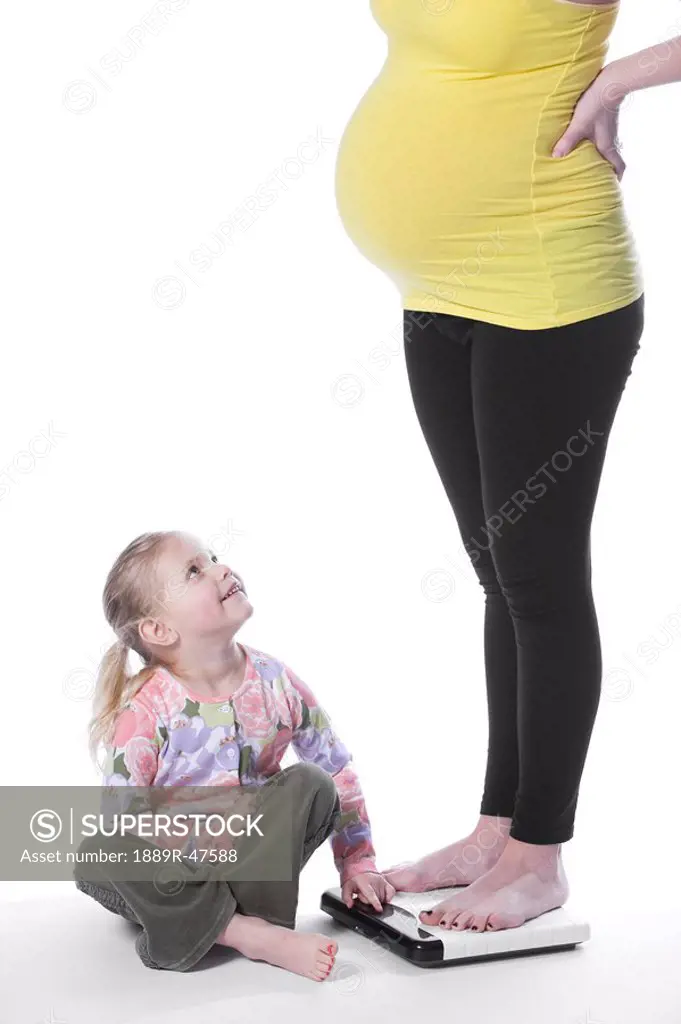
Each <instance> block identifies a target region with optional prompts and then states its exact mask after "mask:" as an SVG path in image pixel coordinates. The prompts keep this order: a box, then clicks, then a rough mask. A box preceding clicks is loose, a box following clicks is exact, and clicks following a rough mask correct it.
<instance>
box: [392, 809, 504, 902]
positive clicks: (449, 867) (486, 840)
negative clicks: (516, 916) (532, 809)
mask: <svg viewBox="0 0 681 1024" xmlns="http://www.w3.org/2000/svg"><path fill="white" fill-rule="evenodd" d="M510 828H511V819H510V818H501V817H499V816H497V815H488V814H482V815H480V820H479V821H478V824H477V825H476V827H475V828H474V830H473V831H472V832H471V834H470V835H469V836H466V838H465V839H461V840H459V842H458V843H452V844H451V846H445V847H444V848H443V849H442V850H436V852H435V853H429V854H428V855H427V856H426V857H422V858H421V860H417V861H414V862H411V863H408V864H399V865H397V866H396V867H393V868H389V869H388V870H387V871H383V872H382V874H383V875H384V877H385V878H386V879H387V881H389V882H390V884H391V885H393V886H394V887H395V889H397V890H398V891H399V892H427V891H429V890H430V889H447V888H449V887H450V886H454V885H470V884H471V882H474V881H475V880H476V878H480V876H481V875H484V874H485V873H486V872H487V871H489V869H490V868H491V867H493V866H494V864H496V862H497V861H498V860H499V857H500V856H501V854H502V852H503V850H504V847H505V846H506V843H507V842H508V833H509V829H510Z"/></svg>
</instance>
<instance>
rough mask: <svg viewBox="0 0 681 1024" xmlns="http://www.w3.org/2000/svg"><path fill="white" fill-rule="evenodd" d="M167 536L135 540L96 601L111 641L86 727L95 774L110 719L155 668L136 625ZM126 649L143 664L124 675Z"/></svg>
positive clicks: (148, 607)
mask: <svg viewBox="0 0 681 1024" xmlns="http://www.w3.org/2000/svg"><path fill="white" fill-rule="evenodd" d="M171 536H176V534H173V533H167V532H156V533H144V534H142V535H141V536H139V537H137V538H135V540H133V541H132V542H131V543H130V544H128V546H127V548H125V550H124V551H123V552H122V553H121V554H120V555H119V556H118V558H117V559H116V561H115V563H114V565H113V566H112V568H111V569H110V571H109V574H108V576H107V580H106V584H105V586H104V593H103V596H102V602H103V606H104V615H105V616H106V619H107V622H108V623H109V625H110V626H111V627H112V629H113V630H114V632H115V633H116V636H117V640H116V642H115V643H113V644H112V645H111V647H109V649H108V650H107V652H106V653H105V655H104V657H103V658H102V660H101V662H100V664H99V668H98V671H97V680H96V683H95V692H94V696H93V701H92V712H93V713H92V718H91V720H90V723H89V726H88V733H89V741H88V747H89V751H90V756H91V758H92V759H93V760H94V761H95V762H96V763H97V767H98V769H99V771H100V772H101V771H103V769H104V766H103V765H101V764H99V763H98V761H97V757H98V751H99V747H100V745H101V744H104V745H105V746H106V745H108V744H110V743H111V742H112V741H113V736H114V732H115V728H116V720H117V718H118V716H119V714H120V712H121V711H122V709H123V707H124V706H125V704H126V703H127V702H128V701H129V700H130V698H131V697H132V696H134V694H135V693H137V691H138V690H139V689H141V687H142V686H143V685H144V684H145V683H146V682H147V680H148V679H150V678H151V676H152V675H153V674H154V672H155V671H156V669H157V668H158V666H159V662H158V660H154V659H153V657H152V655H151V653H150V652H149V651H148V650H147V649H146V647H145V645H144V641H143V640H142V637H141V636H140V634H139V631H138V629H137V625H138V623H139V622H140V621H141V620H142V619H143V618H145V617H147V616H149V615H153V611H152V599H153V595H152V590H153V583H154V574H155V569H156V564H157V562H158V558H159V556H160V554H161V552H162V550H163V545H164V544H165V542H166V541H167V539H168V538H169V537H171ZM131 650H132V651H134V652H135V653H136V654H138V655H139V657H140V658H141V659H142V661H143V662H144V663H145V664H144V666H143V668H142V669H141V670H140V671H138V672H134V673H130V672H129V671H128V654H129V652H130V651H131Z"/></svg>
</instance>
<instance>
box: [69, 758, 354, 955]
mask: <svg viewBox="0 0 681 1024" xmlns="http://www.w3.org/2000/svg"><path fill="white" fill-rule="evenodd" d="M261 791H262V797H263V799H264V800H265V801H267V800H268V799H271V803H272V810H273V811H274V813H275V814H277V815H279V820H280V821H282V822H284V821H285V823H286V834H287V835H288V834H290V833H292V838H293V847H292V849H293V864H292V869H293V870H292V878H291V881H229V882H227V881H224V880H222V879H216V878H214V879H205V880H201V881H195V882H192V881H190V882H188V883H186V884H184V885H183V887H182V889H181V890H180V891H179V892H175V893H173V894H172V895H171V896H169V895H167V894H164V893H163V892H161V891H160V890H159V889H158V887H157V886H156V885H155V883H154V882H153V881H147V880H142V881H122V880H121V879H119V878H110V877H108V876H107V869H106V864H102V865H99V864H97V865H95V864H93V863H88V865H87V877H82V871H81V870H80V865H78V864H77V865H76V867H75V870H74V878H75V883H76V887H77V888H78V889H80V890H81V892H85V893H87V894H88V895H89V896H92V897H93V899H95V900H97V902H98V903H101V904H102V905H103V906H105V907H106V908H107V909H108V910H110V911H112V913H114V914H119V915H120V916H122V917H125V918H127V919H128V920H129V921H134V922H135V923H137V924H139V925H141V926H142V931H141V932H140V934H139V935H138V936H137V938H136V940H135V949H136V951H137V953H138V955H139V957H140V959H141V960H142V962H143V963H144V964H145V965H146V966H147V967H152V968H155V969H157V970H171V971H186V970H188V969H189V968H191V967H193V966H194V965H195V964H196V963H197V962H198V961H199V960H200V959H201V957H203V956H204V955H205V954H206V953H207V952H208V950H209V949H210V948H211V946H213V945H214V943H215V940H216V939H217V937H218V936H219V935H220V933H221V932H222V931H223V930H224V929H225V928H226V926H227V925H228V924H229V922H230V921H231V919H232V917H233V915H234V914H235V913H236V912H237V911H238V912H239V913H240V914H244V915H247V916H249V917H260V918H263V919H264V920H266V921H269V922H271V923H272V924H278V925H282V926H283V927H285V928H294V927H295V920H296V908H297V905H298V885H299V876H300V872H301V871H302V869H303V867H304V865H305V864H306V863H307V861H308V860H309V858H310V857H311V856H312V854H313V853H314V851H315V850H316V849H317V847H318V846H321V844H322V843H323V842H325V840H326V839H327V838H328V837H329V836H330V835H331V833H332V831H333V830H334V827H335V826H336V824H337V819H338V816H339V814H340V802H339V798H338V792H337V790H336V784H335V782H334V781H333V778H332V776H330V775H329V774H327V773H326V772H325V771H323V770H322V769H321V768H319V767H318V766H317V765H315V764H311V763H309V762H301V763H299V764H295V765H291V766H290V767H288V768H285V769H284V770H283V771H282V772H280V773H278V774H277V775H276V776H273V778H271V779H268V780H267V782H265V783H264V785H263V786H262V787H261ZM265 806H266V805H265ZM259 842H262V843H276V842H277V836H276V829H274V830H271V829H268V830H267V832H266V834H265V836H263V837H261V839H260V840H259ZM117 844H118V848H119V849H122V848H123V845H124V846H125V847H126V850H128V851H129V850H130V849H131V848H133V847H134V846H135V845H138V846H144V847H148V846H149V844H148V843H146V841H145V840H143V839H141V838H140V837H138V836H129V835H128V836H125V837H123V838H121V837H116V836H113V837H106V836H102V835H96V836H92V837H89V838H87V839H85V840H84V841H83V842H82V843H81V845H80V847H79V849H80V850H84V851H85V850H88V851H90V850H92V851H95V850H97V849H100V848H105V849H107V850H109V851H110V850H111V849H112V848H115V847H116V845H117ZM121 844H123V845H121ZM95 879H96V880H95Z"/></svg>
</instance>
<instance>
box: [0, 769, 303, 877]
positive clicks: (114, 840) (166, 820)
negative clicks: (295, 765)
mask: <svg viewBox="0 0 681 1024" xmlns="http://www.w3.org/2000/svg"><path fill="white" fill-rule="evenodd" d="M291 796H292V794H291V791H290V790H287V788H286V787H285V786H281V785H277V782H276V779H275V780H269V782H268V784H267V785H266V786H174V787H171V786H158V787H140V786H113V787H108V788H103V787H101V786H0V814H1V815H2V817H1V818H0V820H1V822H2V828H1V830H0V836H1V837H2V838H1V839H0V879H2V880H3V881H10V882H14V881H16V882H20V881H21V882H24V881H26V882H28V881H42V880H45V881H59V880H72V879H73V878H74V871H77V874H78V876H79V877H80V878H85V879H88V880H91V881H98V880H100V879H101V877H102V874H104V876H106V877H108V878H111V879H122V880H125V881H153V882H154V883H160V884H163V885H166V884H172V882H173V881H176V880H185V881H189V880H194V881H200V880H203V879H206V878H210V879H221V880H224V881H230V880H233V881H282V882H290V881H291V880H292V877H293V872H292V864H293V852H294V851H293V835H294V829H293V820H294V808H293V807H291V806H290V802H291Z"/></svg>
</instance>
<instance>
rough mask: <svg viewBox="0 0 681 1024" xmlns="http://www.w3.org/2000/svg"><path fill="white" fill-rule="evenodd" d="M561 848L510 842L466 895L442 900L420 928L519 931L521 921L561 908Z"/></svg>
mask: <svg viewBox="0 0 681 1024" xmlns="http://www.w3.org/2000/svg"><path fill="white" fill-rule="evenodd" d="M560 849H561V848H560V844H556V845H552V846H548V845H547V846H540V845H537V844H534V843H523V842H520V840H518V839H509V841H508V843H507V844H506V847H505V849H504V852H503V854H502V855H501V857H500V858H499V860H498V861H497V863H496V864H495V865H494V866H493V867H492V868H490V870H489V871H488V872H487V874H486V875H483V876H481V877H480V878H479V879H477V881H475V882H473V883H472V884H471V885H470V886H469V887H468V888H467V889H466V890H465V892H460V893H456V894H455V895H453V896H450V897H449V898H448V899H446V900H442V901H441V902H440V903H438V904H437V906H435V907H433V908H432V910H424V911H422V912H421V914H420V915H419V917H420V919H421V921H422V922H423V923H424V924H427V925H430V926H431V927H433V926H434V925H439V926H440V927H441V928H453V929H454V930H456V931H462V930H464V929H466V928H470V930H471V931H474V932H482V931H485V930H487V931H497V930H499V929H501V928H518V927H519V926H520V925H521V924H524V923H525V921H529V920H530V919H531V918H533V917H539V915H540V914H545V913H546V912H547V911H549V910H555V909H556V908H557V907H562V906H563V904H564V903H565V901H566V900H567V898H568V895H569V888H568V882H567V877H566V875H565V870H564V868H563V862H562V859H561V855H560Z"/></svg>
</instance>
